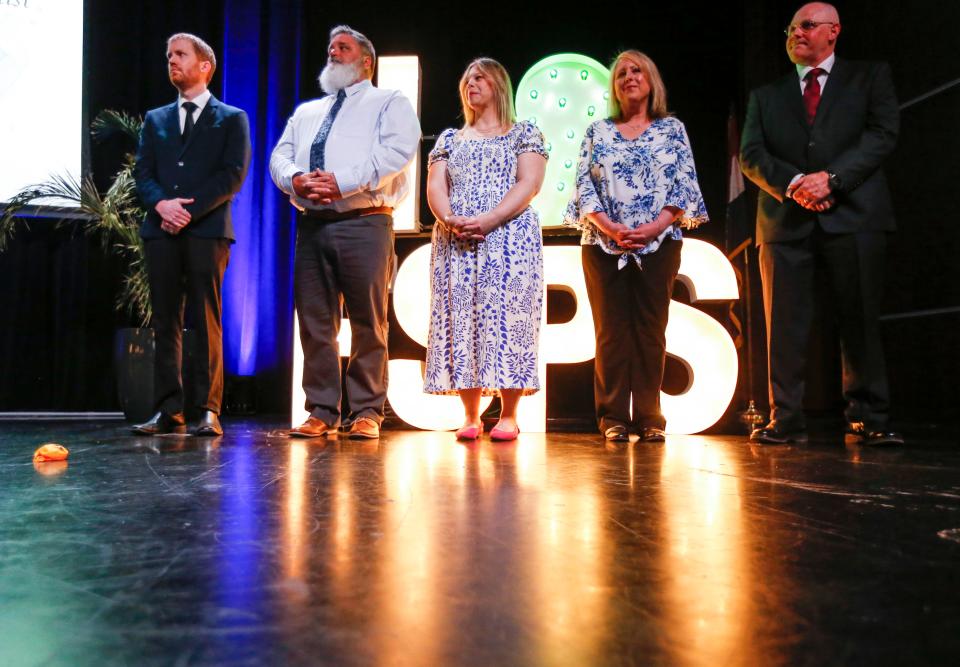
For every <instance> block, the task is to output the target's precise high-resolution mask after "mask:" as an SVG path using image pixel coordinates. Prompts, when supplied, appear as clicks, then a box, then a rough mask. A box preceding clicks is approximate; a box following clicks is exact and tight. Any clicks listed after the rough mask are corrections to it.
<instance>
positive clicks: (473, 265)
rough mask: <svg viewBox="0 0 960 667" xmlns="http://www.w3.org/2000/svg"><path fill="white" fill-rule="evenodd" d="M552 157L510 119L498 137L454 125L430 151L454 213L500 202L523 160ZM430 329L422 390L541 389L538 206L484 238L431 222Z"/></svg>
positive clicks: (530, 131) (523, 125) (532, 131)
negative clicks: (441, 166)
mask: <svg viewBox="0 0 960 667" xmlns="http://www.w3.org/2000/svg"><path fill="white" fill-rule="evenodd" d="M522 153H537V154H539V155H542V156H544V157H547V152H546V149H545V148H544V142H543V134H541V132H540V130H538V129H537V127H536V126H535V125H533V124H531V123H528V122H520V123H516V124H514V126H513V127H512V128H511V129H510V131H509V132H508V133H507V134H505V135H503V136H499V137H490V138H482V139H465V138H463V137H462V136H461V133H460V132H459V131H458V130H454V129H448V130H445V131H444V132H443V134H441V135H440V137H439V138H438V139H437V143H436V146H434V148H433V150H432V151H431V152H430V157H429V162H428V164H429V165H432V164H433V163H434V162H438V161H441V160H445V161H446V163H447V179H448V183H449V188H450V209H451V211H452V213H453V214H454V215H463V216H468V217H473V216H477V215H480V214H481V213H486V212H487V211H490V210H492V209H494V208H495V207H496V206H497V205H498V204H499V203H500V202H501V201H502V200H503V198H504V196H505V195H506V194H507V192H508V191H509V190H510V188H512V187H513V186H514V184H515V183H516V182H517V157H518V156H519V155H521V154H522ZM430 268H431V272H430V273H431V278H430V288H431V298H430V313H431V314H430V334H429V340H428V344H427V368H426V372H425V378H424V387H423V389H424V391H425V392H427V393H430V394H455V393H457V391H458V390H460V389H472V388H482V389H483V393H484V395H492V394H496V393H498V390H500V389H523V390H524V392H523V393H524V394H532V393H534V392H535V391H537V390H538V389H539V388H540V379H539V377H538V373H537V345H538V340H539V337H540V314H541V309H542V306H543V239H542V237H541V233H540V222H539V220H538V218H537V214H536V212H535V211H534V210H533V209H532V208H530V207H527V208H525V209H524V210H523V211H522V212H521V213H520V214H519V215H518V216H516V217H515V218H513V219H512V220H508V221H507V222H505V223H504V224H502V225H500V226H499V227H497V228H496V229H495V230H493V231H492V232H490V233H489V234H487V236H486V238H485V239H484V240H483V241H480V242H474V241H463V240H460V239H458V238H457V237H456V236H455V235H454V234H452V233H451V232H450V231H449V230H448V229H447V228H446V227H444V226H443V225H442V224H440V223H438V224H435V225H434V226H433V251H432V254H431V259H430Z"/></svg>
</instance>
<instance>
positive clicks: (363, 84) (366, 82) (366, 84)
mask: <svg viewBox="0 0 960 667" xmlns="http://www.w3.org/2000/svg"><path fill="white" fill-rule="evenodd" d="M372 87H373V84H372V83H370V79H362V80H360V81H357V82H356V83H354V84H351V85H349V86H347V87H346V88H344V91H346V93H347V97H353V96H354V95H356V94H357V93H359V92H361V91H364V90H366V89H367V88H372Z"/></svg>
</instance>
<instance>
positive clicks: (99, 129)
mask: <svg viewBox="0 0 960 667" xmlns="http://www.w3.org/2000/svg"><path fill="white" fill-rule="evenodd" d="M142 126H143V119H142V118H140V116H131V115H130V114H128V113H126V112H125V111H114V110H113V109H105V110H103V111H101V112H100V113H98V114H97V117H96V118H94V119H93V122H92V123H91V124H90V134H91V135H92V136H93V139H94V141H104V140H105V139H109V138H110V137H112V136H114V135H116V134H121V135H124V136H126V137H128V138H130V139H133V140H134V141H137V140H139V138H140V128H141V127H142Z"/></svg>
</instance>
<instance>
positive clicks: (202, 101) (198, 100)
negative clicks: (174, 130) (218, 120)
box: [167, 90, 210, 134]
mask: <svg viewBox="0 0 960 667" xmlns="http://www.w3.org/2000/svg"><path fill="white" fill-rule="evenodd" d="M167 99H170V98H169V97H168V98H167ZM209 101H210V91H209V90H205V91H203V92H202V93H200V94H199V95H197V96H196V97H194V98H193V99H192V100H185V99H183V97H180V98H178V99H177V109H178V111H179V112H180V134H183V126H184V125H185V124H186V122H187V110H186V109H184V108H183V103H184V102H193V103H194V104H196V105H197V108H196V109H194V110H193V122H194V123H196V122H197V119H198V118H199V117H200V114H201V113H203V108H204V107H205V106H207V102H209Z"/></svg>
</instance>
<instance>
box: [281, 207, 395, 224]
mask: <svg viewBox="0 0 960 667" xmlns="http://www.w3.org/2000/svg"><path fill="white" fill-rule="evenodd" d="M300 215H302V216H303V217H305V218H310V219H311V220H322V221H323V222H338V221H340V220H351V219H353V218H362V217H364V216H367V215H393V207H392V206H370V207H369V208H355V209H353V210H352V211H334V210H333V209H329V208H324V209H309V208H308V209H304V210H303V211H300Z"/></svg>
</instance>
